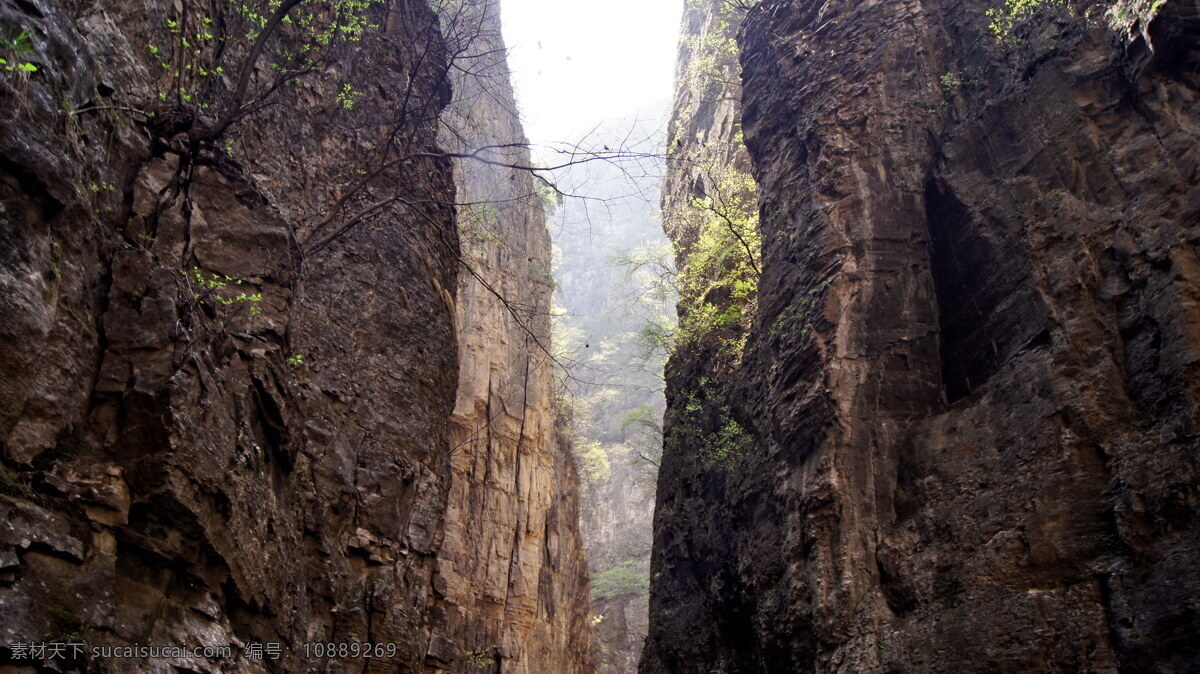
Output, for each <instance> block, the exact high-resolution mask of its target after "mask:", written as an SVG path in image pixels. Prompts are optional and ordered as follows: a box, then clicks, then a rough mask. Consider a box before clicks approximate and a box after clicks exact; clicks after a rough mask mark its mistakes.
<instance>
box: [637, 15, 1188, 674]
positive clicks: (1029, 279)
mask: <svg viewBox="0 0 1200 674" xmlns="http://www.w3.org/2000/svg"><path fill="white" fill-rule="evenodd" d="M991 6H992V5H991V4H990V3H984V2H967V3H963V2H949V1H946V2H940V1H936V0H934V1H916V0H905V1H901V2H839V1H831V2H804V1H797V2H770V1H768V2H766V3H764V4H763V6H762V7H761V8H760V9H758V10H755V11H753V12H751V14H750V18H749V21H748V25H747V28H746V30H745V32H744V33H743V35H742V38H741V45H742V50H743V53H742V63H743V67H744V73H743V87H744V100H743V104H744V111H743V121H744V125H745V131H746V141H747V145H748V147H749V149H750V152H751V156H752V159H753V165H754V173H755V177H756V179H757V180H758V183H759V187H760V190H761V192H760V194H761V202H760V203H761V208H762V216H763V221H762V225H763V236H764V269H763V276H762V280H761V286H760V298H759V305H760V312H759V316H758V318H757V328H756V336H755V338H754V341H753V342H752V344H751V351H750V355H749V356H748V358H747V361H746V364H745V365H744V366H743V368H742V369H741V370H740V371H739V372H738V373H737V374H736V375H735V378H736V380H737V384H736V385H737V387H738V390H740V391H741V395H740V399H741V401H742V402H741V403H740V404H739V405H737V406H736V407H737V409H736V410H735V413H737V416H738V417H739V418H740V419H742V420H743V421H748V422H750V423H753V424H754V434H755V436H756V438H757V442H756V447H755V450H754V452H753V453H752V454H751V455H750V456H748V457H747V458H746V459H745V460H744V461H743V462H742V463H740V464H738V465H736V466H731V467H728V468H725V469H702V468H701V467H698V466H697V463H696V461H695V460H694V459H693V458H692V457H693V456H694V455H695V453H696V452H697V451H698V449H699V448H696V447H683V448H681V449H678V450H672V449H671V447H670V446H669V445H668V455H667V456H665V457H664V463H663V476H664V477H663V478H662V479H663V481H662V482H660V490H659V502H658V514H657V515H656V549H655V562H654V568H653V578H654V579H655V580H654V583H655V585H654V586H653V588H652V607H651V641H650V643H649V645H648V647H647V651H646V656H645V658H644V659H643V666H642V671H644V672H668V671H670V672H675V671H680V672H691V671H696V672H708V671H712V670H714V669H717V670H721V671H725V672H728V673H730V674H732V673H733V672H764V671H770V672H796V671H846V672H864V671H1176V672H1184V671H1196V663H1197V662H1198V661H1200V652H1197V646H1198V644H1200V642H1198V641H1197V640H1196V639H1195V636H1194V635H1195V634H1196V631H1197V629H1198V627H1200V624H1198V616H1200V603H1198V602H1200V568H1198V567H1197V565H1196V559H1197V555H1198V551H1200V521H1198V520H1197V485H1198V483H1200V475H1198V474H1197V464H1196V456H1197V449H1198V442H1197V438H1198V433H1200V429H1198V427H1197V423H1198V422H1200V413H1198V410H1200V406H1198V402H1200V400H1198V398H1197V396H1198V394H1200V390H1198V386H1200V380H1198V379H1197V363H1198V357H1200V313H1198V312H1197V298H1198V295H1197V288H1198V287H1200V286H1198V284H1200V276H1198V273H1200V266H1198V264H1197V263H1198V262H1200V258H1198V257H1197V247H1196V245H1197V241H1198V238H1200V187H1198V185H1200V137H1198V136H1200V117H1198V116H1197V115H1198V111H1200V106H1198V105H1197V102H1198V98H1200V80H1198V79H1197V75H1196V73H1197V65H1198V64H1200V50H1198V49H1197V45H1198V44H1200V40H1198V39H1197V37H1198V36H1200V16H1198V13H1200V5H1197V4H1196V3H1195V2H1194V1H1168V2H1167V3H1166V4H1165V6H1164V7H1163V9H1162V11H1161V13H1160V14H1159V16H1158V17H1157V19H1156V20H1155V21H1154V22H1153V24H1151V25H1150V26H1149V31H1148V34H1149V36H1150V37H1151V39H1152V40H1153V46H1154V50H1153V51H1151V50H1150V49H1149V48H1148V45H1147V44H1146V42H1145V41H1144V40H1143V39H1141V38H1138V39H1135V40H1133V41H1132V42H1131V43H1126V42H1124V41H1123V40H1122V38H1121V37H1120V36H1116V35H1114V34H1113V33H1111V32H1109V31H1107V30H1106V29H1105V28H1104V27H1102V26H1091V27H1088V26H1085V25H1083V24H1082V23H1080V22H1079V21H1077V20H1074V19H1069V18H1066V17H1064V16H1061V15H1058V14H1056V13H1054V12H1053V11H1047V12H1044V13H1039V14H1037V15H1035V17H1034V19H1033V21H1032V23H1031V25H1028V26H1025V27H1023V28H1022V29H1021V30H1022V33H1021V37H1022V43H1021V44H1020V45H1019V46H1018V47H1017V48H1016V49H1015V50H1013V51H1012V53H1010V54H1007V55H1006V54H1004V53H1003V50H1002V49H1001V48H1000V47H998V46H997V45H995V44H994V42H993V41H992V40H991V38H990V37H989V36H988V35H987V33H986V25H987V18H986V17H985V16H984V11H985V10H986V9H988V8H989V7H991ZM946 75H952V76H953V77H954V78H955V79H950V80H948V79H947V78H946V77H945V76H946ZM955 80H957V82H956V81H955ZM948 82H949V83H948ZM701 374H703V373H690V376H699V375H701ZM680 376H681V377H684V381H685V382H686V379H687V377H688V376H689V373H688V372H687V371H686V370H684V371H682V372H681V374H680ZM676 404H679V403H678V402H677V403H676ZM669 420H670V416H668V421H669ZM664 485H666V486H667V488H664Z"/></svg>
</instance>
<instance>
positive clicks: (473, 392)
mask: <svg viewBox="0 0 1200 674" xmlns="http://www.w3.org/2000/svg"><path fill="white" fill-rule="evenodd" d="M461 25H462V26H465V27H466V28H467V33H468V35H467V37H471V36H472V34H473V33H474V32H475V29H474V27H475V26H479V27H480V28H479V31H478V32H479V36H478V37H477V38H475V39H471V40H470V41H469V44H468V45H467V50H466V51H465V52H464V54H463V63H464V64H467V65H468V66H469V67H467V68H464V69H462V70H455V71H453V72H452V75H451V83H452V85H453V87H454V91H455V101H454V102H453V103H452V104H451V106H450V107H449V108H448V109H447V110H446V112H445V113H444V115H443V122H444V128H443V133H442V136H441V140H442V143H443V145H444V146H445V147H447V148H451V149H454V150H455V151H459V152H463V153H474V152H476V151H477V150H478V149H479V148H497V149H494V150H486V151H484V152H481V153H479V156H480V157H481V158H482V159H484V160H486V161H478V160H475V159H465V160H462V161H459V162H457V163H456V170H455V179H456V180H455V182H456V185H457V187H458V196H457V201H458V203H459V204H462V205H460V206H459V207H458V214H459V223H460V227H459V229H460V232H461V233H462V244H463V248H462V255H463V260H464V268H465V271H464V272H463V273H461V274H460V276H459V283H458V287H457V293H456V296H457V302H456V306H457V312H456V317H455V318H456V323H457V326H458V348H459V386H458V393H457V398H456V401H455V407H454V414H453V417H452V419H451V432H450V438H451V453H450V464H451V467H452V473H451V486H450V500H449V509H448V511H447V518H446V521H447V527H446V537H445V541H444V543H443V544H442V547H441V549H440V551H439V553H438V574H439V578H441V579H442V580H444V582H445V586H444V589H443V590H442V591H443V592H444V594H445V595H446V601H447V602H448V603H449V604H450V606H451V608H450V609H449V610H448V614H449V616H450V624H451V625H452V626H453V628H454V631H455V633H457V634H460V635H462V639H463V640H464V643H466V644H467V645H468V652H469V657H470V658H471V659H472V661H473V662H475V663H476V664H477V665H479V669H481V670H482V671H499V672H514V673H526V672H527V673H529V674H545V673H547V672H563V673H564V674H571V673H575V672H593V671H595V668H594V665H593V663H592V636H591V635H592V629H591V623H590V620H589V619H590V613H589V601H588V599H589V598H588V574H587V571H588V570H587V560H586V557H585V556H584V552H583V546H582V543H581V538H580V530H579V511H580V506H579V478H578V476H577V475H576V471H575V466H574V463H573V461H572V458H571V452H570V449H569V447H567V445H566V443H565V438H564V437H560V435H561V433H560V431H561V429H559V428H558V423H557V419H558V411H557V408H556V401H555V391H554V377H553V370H554V367H555V362H554V360H553V358H552V357H551V353H552V352H551V335H550V332H551V330H550V318H551V309H552V306H553V303H552V300H551V296H552V293H553V291H554V281H553V277H552V275H551V254H550V235H549V232H548V231H547V229H546V224H545V212H544V206H543V201H542V199H541V198H540V197H539V196H538V194H539V193H538V191H537V188H536V187H535V182H534V181H535V179H534V177H533V175H532V174H531V173H530V172H529V171H527V170H522V169H519V168H513V167H522V166H530V165H531V161H530V156H529V151H528V150H527V149H526V148H524V147H511V146H513V145H514V144H517V145H521V144H524V143H526V140H525V137H524V132H523V130H522V129H521V124H520V120H519V119H518V117H517V112H516V110H517V108H516V101H515V100H514V98H513V92H512V88H511V86H510V84H509V71H508V66H507V64H506V62H505V58H504V54H505V52H504V43H503V41H502V39H501V35H500V22H499V8H498V7H497V6H496V5H495V4H494V3H491V2H489V3H487V4H486V5H485V6H480V7H478V8H473V9H472V11H471V13H470V14H468V15H467V17H465V20H464V21H462V22H461ZM452 37H459V38H461V37H463V36H462V35H455V34H454V33H453V31H452ZM453 44H454V43H453V42H452V46H453ZM500 146H510V147H507V148H500ZM493 668H495V669H493ZM467 671H474V670H470V669H468V670H467Z"/></svg>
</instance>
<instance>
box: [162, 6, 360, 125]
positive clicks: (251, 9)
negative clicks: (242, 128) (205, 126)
mask: <svg viewBox="0 0 1200 674" xmlns="http://www.w3.org/2000/svg"><path fill="white" fill-rule="evenodd" d="M382 2H383V0H334V1H332V2H330V1H328V0H302V1H301V2H299V3H298V4H297V5H296V6H294V7H292V8H291V9H290V11H288V12H287V14H286V16H284V17H283V20H282V24H281V27H280V28H281V29H280V30H276V31H275V32H276V33H279V35H277V36H273V37H272V39H274V40H275V44H276V45H277V46H276V47H274V48H273V49H271V50H269V51H267V52H266V53H267V54H270V59H271V62H270V64H269V69H270V70H271V71H272V72H273V73H274V77H275V83H273V84H267V85H265V88H266V91H267V92H269V91H271V90H272V89H274V88H275V87H276V86H277V85H278V84H280V83H282V82H285V81H287V80H288V79H290V78H293V77H296V76H300V75H305V74H310V73H323V72H325V71H326V70H327V68H328V65H329V63H330V58H329V56H330V49H331V48H332V47H334V46H336V45H337V44H339V43H348V42H357V41H359V40H361V39H362V38H363V36H364V35H365V34H366V33H367V32H368V31H371V30H375V29H378V28H379V25H378V24H376V23H374V22H373V21H372V20H371V18H370V17H371V14H372V8H373V7H375V6H376V5H380V4H382ZM282 5H283V3H282V0H218V1H217V2H214V3H213V4H212V5H208V6H207V8H206V9H204V8H197V7H195V6H193V5H192V4H188V3H184V5H183V6H182V9H181V10H177V11H176V12H175V13H173V14H172V15H170V16H168V17H166V18H165V19H164V23H163V27H164V29H165V31H166V34H167V35H168V36H169V39H168V40H167V41H166V42H165V43H164V44H149V45H147V47H146V49H147V51H148V52H149V54H150V55H151V57H152V58H154V59H155V61H156V62H157V63H158V65H159V66H160V67H161V68H162V69H163V70H164V71H166V72H167V73H168V74H169V76H170V78H171V86H170V87H169V88H167V89H166V90H165V91H161V92H159V99H160V100H162V101H174V102H175V104H176V105H179V106H185V107H193V108H197V109H200V110H206V109H209V108H211V107H213V105H214V104H217V103H224V102H225V101H222V100H220V97H222V96H226V95H227V94H228V92H229V90H230V88H231V87H230V84H231V80H230V78H229V77H228V76H230V75H234V74H236V73H239V72H240V71H241V70H242V68H243V67H245V66H246V65H247V64H245V63H244V62H241V61H239V60H238V59H246V58H248V57H249V54H250V53H251V52H252V49H251V48H252V45H253V44H254V43H255V42H256V41H258V40H259V39H260V38H263V37H264V33H263V31H265V30H267V29H268V28H270V27H271V19H272V17H273V16H274V15H275V14H276V13H277V12H279V11H280V8H281V7H282ZM250 65H254V64H250ZM359 95H360V92H358V91H357V90H355V88H354V87H353V85H352V84H349V83H345V84H343V85H342V87H341V89H340V91H339V93H338V95H337V102H338V105H339V106H340V107H342V108H345V109H352V108H353V107H354V103H355V99H356V98H357V97H358V96H359Z"/></svg>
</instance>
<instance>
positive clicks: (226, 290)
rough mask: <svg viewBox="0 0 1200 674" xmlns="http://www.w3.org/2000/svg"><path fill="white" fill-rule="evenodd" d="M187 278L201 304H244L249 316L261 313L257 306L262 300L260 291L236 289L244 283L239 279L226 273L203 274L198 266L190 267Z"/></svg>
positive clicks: (235, 305)
mask: <svg viewBox="0 0 1200 674" xmlns="http://www.w3.org/2000/svg"><path fill="white" fill-rule="evenodd" d="M189 280H190V281H191V282H192V287H193V288H194V289H195V290H196V291H197V292H196V295H197V298H198V299H199V301H200V303H201V304H219V305H223V306H226V307H239V306H246V307H248V308H249V314H250V315H251V316H258V315H260V314H262V308H261V307H260V306H258V305H259V304H260V303H261V302H262V300H263V296H262V293H247V292H244V291H241V290H237V288H238V287H239V286H242V285H243V284H244V281H242V280H241V279H235V278H233V277H232V276H229V275H227V274H211V273H210V274H208V275H205V273H204V272H202V271H200V269H199V268H197V267H192V273H191V276H190V278H189Z"/></svg>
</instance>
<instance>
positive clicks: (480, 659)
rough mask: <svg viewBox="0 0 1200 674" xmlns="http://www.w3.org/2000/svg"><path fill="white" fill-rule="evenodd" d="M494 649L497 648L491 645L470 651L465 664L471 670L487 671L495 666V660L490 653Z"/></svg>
mask: <svg viewBox="0 0 1200 674" xmlns="http://www.w3.org/2000/svg"><path fill="white" fill-rule="evenodd" d="M496 648H498V647H497V646H495V645H492V646H488V647H487V648H480V649H478V650H474V651H471V652H470V653H468V654H467V664H468V665H470V666H471V667H472V668H473V669H487V668H489V667H491V666H493V665H495V664H496V658H495V656H494V655H492V652H493V651H495V650H496Z"/></svg>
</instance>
